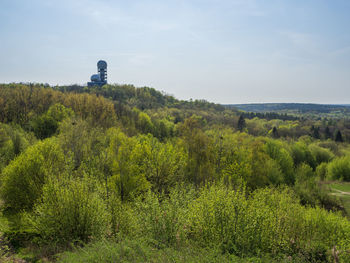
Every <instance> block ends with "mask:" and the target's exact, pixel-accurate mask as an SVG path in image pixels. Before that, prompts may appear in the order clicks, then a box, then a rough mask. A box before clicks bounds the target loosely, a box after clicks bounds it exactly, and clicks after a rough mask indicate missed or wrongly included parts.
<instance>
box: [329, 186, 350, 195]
mask: <svg viewBox="0 0 350 263" xmlns="http://www.w3.org/2000/svg"><path fill="white" fill-rule="evenodd" d="M329 186H330V187H331V188H332V189H335V190H338V191H342V192H347V193H348V194H349V195H350V183H331V184H329Z"/></svg>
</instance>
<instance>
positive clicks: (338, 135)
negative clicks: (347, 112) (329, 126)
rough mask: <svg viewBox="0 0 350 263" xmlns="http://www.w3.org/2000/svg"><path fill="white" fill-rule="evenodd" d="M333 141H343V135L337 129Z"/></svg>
mask: <svg viewBox="0 0 350 263" xmlns="http://www.w3.org/2000/svg"><path fill="white" fill-rule="evenodd" d="M335 141H336V142H343V141H344V140H343V136H342V134H341V132H340V131H339V130H338V132H337V134H336V135H335Z"/></svg>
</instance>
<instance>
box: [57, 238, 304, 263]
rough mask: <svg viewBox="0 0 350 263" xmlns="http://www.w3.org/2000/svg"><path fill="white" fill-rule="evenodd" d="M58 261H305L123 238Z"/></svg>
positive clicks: (83, 250)
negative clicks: (167, 246) (166, 245)
mask: <svg viewBox="0 0 350 263" xmlns="http://www.w3.org/2000/svg"><path fill="white" fill-rule="evenodd" d="M58 262H60V263H75V262H76V263H80V262H81V263H83V262H84V263H99V262H106V263H109V262H110V263H112V262H125V263H129V262H130V263H136V262H150V263H156V262H157V263H158V262H159V263H170V262H172V263H173V262H183V263H185V262H186V263H197V262H202V263H211V262H220V263H226V262H227V263H228V262H234V263H265V262H266V263H267V262H269V263H277V262H298V263H299V262H305V261H304V260H303V259H302V258H300V257H296V258H294V259H293V258H292V257H281V258H280V259H278V260H276V259H271V258H269V257H265V258H256V257H252V258H239V257H236V256H233V255H228V254H222V253H221V252H220V250H219V249H218V250H215V249H211V250H208V249H202V248H198V247H194V246H187V247H183V248H181V249H175V248H162V249H159V248H155V247H154V246H152V245H150V244H149V242H145V241H143V240H125V241H122V242H113V241H101V242H98V243H94V244H90V245H88V246H86V247H84V248H77V249H76V250H75V251H73V252H65V253H63V254H61V255H60V256H59V259H58Z"/></svg>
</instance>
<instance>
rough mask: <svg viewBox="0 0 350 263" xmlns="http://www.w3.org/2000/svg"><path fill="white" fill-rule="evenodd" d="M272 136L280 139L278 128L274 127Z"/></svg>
mask: <svg viewBox="0 0 350 263" xmlns="http://www.w3.org/2000/svg"><path fill="white" fill-rule="evenodd" d="M272 136H273V137H274V138H278V137H279V135H278V131H277V128H276V126H275V127H273V129H272Z"/></svg>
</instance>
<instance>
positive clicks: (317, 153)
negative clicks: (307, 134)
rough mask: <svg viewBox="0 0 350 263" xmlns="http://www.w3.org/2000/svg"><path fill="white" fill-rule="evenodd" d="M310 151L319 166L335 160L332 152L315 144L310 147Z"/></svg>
mask: <svg viewBox="0 0 350 263" xmlns="http://www.w3.org/2000/svg"><path fill="white" fill-rule="evenodd" d="M309 150H310V151H311V154H312V155H313V157H314V158H315V161H316V164H317V165H319V164H321V163H323V162H326V163H328V162H330V161H331V160H332V159H333V158H334V154H333V153H332V152H331V150H329V149H327V148H322V147H320V146H318V145H315V144H312V145H310V146H309Z"/></svg>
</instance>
